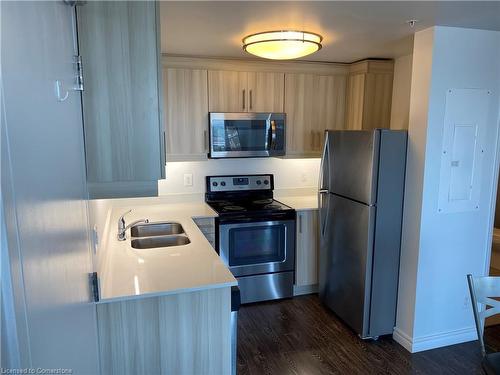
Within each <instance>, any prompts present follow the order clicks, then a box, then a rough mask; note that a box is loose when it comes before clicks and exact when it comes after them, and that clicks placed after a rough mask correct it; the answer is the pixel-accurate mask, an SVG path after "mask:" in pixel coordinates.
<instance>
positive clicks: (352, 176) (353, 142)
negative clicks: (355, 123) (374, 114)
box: [327, 130, 380, 205]
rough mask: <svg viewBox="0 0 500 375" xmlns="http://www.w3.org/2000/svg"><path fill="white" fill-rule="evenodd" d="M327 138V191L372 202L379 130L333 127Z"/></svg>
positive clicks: (376, 167)
mask: <svg viewBox="0 0 500 375" xmlns="http://www.w3.org/2000/svg"><path fill="white" fill-rule="evenodd" d="M327 139H328V161H329V164H330V171H329V183H328V187H329V190H330V192H331V193H334V194H337V195H341V196H343V197H346V198H350V199H353V200H356V201H358V202H362V203H365V204H368V205H373V204H375V203H376V196H377V173H378V154H379V144H380V131H379V130H370V131H365V130H340V131H338V130H337V131H335V130H334V131H329V132H328V138H327Z"/></svg>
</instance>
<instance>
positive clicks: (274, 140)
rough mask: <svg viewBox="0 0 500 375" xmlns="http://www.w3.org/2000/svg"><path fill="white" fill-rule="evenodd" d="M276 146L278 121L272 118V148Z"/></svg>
mask: <svg viewBox="0 0 500 375" xmlns="http://www.w3.org/2000/svg"><path fill="white" fill-rule="evenodd" d="M275 148H276V121H274V120H271V150H274V149H275Z"/></svg>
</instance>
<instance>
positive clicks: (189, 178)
mask: <svg viewBox="0 0 500 375" xmlns="http://www.w3.org/2000/svg"><path fill="white" fill-rule="evenodd" d="M184 186H193V174H192V173H184Z"/></svg>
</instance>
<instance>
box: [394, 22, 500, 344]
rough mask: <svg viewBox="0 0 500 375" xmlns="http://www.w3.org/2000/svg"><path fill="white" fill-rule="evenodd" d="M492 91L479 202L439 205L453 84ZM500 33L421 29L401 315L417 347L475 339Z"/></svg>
mask: <svg viewBox="0 0 500 375" xmlns="http://www.w3.org/2000/svg"><path fill="white" fill-rule="evenodd" d="M460 88H484V89H489V90H491V91H492V100H491V103H492V105H491V107H490V109H489V113H488V114H487V115H488V117H487V125H486V127H485V129H484V131H485V132H486V141H485V143H484V144H483V146H484V147H483V148H484V150H485V153H484V163H483V165H482V174H481V177H480V180H479V182H478V183H479V185H480V187H481V191H480V201H479V209H478V210H474V211H468V212H461V213H440V212H438V206H437V202H438V195H439V182H440V159H441V154H442V145H443V125H444V114H445V104H446V103H445V98H446V92H447V90H448V89H460ZM499 91H500V32H494V31H483V30H472V29H459V28H449V27H434V28H430V29H426V30H423V31H421V32H418V33H416V35H415V43H414V53H413V76H412V86H411V100H410V121H409V150H408V163H407V183H406V191H405V208H404V220H403V237H402V255H401V268H400V287H399V298H398V315H397V322H396V329H395V333H394V338H395V339H396V340H397V341H398V342H400V343H401V344H402V345H403V346H405V347H406V348H407V349H408V350H410V351H420V350H426V349H431V348H435V347H439V346H445V345H451V344H455V343H459V342H464V341H468V340H474V339H475V338H476V334H475V330H474V322H473V318H472V311H471V305H470V300H469V294H468V289H467V283H466V275H467V274H468V273H472V274H474V275H476V276H478V275H484V274H486V272H487V263H488V260H489V259H488V257H489V253H490V246H491V228H492V225H493V221H492V220H493V213H494V208H493V206H494V200H495V199H494V198H495V188H496V177H497V176H496V173H497V170H498V164H497V138H498V127H499Z"/></svg>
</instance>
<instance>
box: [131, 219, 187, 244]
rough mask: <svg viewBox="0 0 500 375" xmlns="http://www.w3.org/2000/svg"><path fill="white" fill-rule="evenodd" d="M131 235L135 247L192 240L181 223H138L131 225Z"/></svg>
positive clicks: (181, 242)
mask: <svg viewBox="0 0 500 375" xmlns="http://www.w3.org/2000/svg"><path fill="white" fill-rule="evenodd" d="M130 235H131V237H132V239H131V244H132V247H133V248H134V249H153V248H157V247H172V246H181V245H187V244H188V243H190V242H191V241H190V240H189V238H188V237H187V236H186V233H185V232H184V228H183V227H182V225H181V224H180V223H171V222H157V223H144V224H136V225H133V226H132V227H130Z"/></svg>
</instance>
